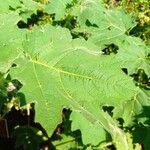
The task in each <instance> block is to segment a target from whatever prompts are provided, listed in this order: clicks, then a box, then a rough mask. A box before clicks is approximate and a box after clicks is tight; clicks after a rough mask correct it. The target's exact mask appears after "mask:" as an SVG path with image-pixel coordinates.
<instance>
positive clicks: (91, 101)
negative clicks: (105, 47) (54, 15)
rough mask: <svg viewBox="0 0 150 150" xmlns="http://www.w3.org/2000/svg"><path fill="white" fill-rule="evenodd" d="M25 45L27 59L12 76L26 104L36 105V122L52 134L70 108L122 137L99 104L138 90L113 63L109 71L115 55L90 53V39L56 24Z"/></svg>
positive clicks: (115, 102) (33, 35)
mask: <svg viewBox="0 0 150 150" xmlns="http://www.w3.org/2000/svg"><path fill="white" fill-rule="evenodd" d="M32 38H33V39H34V40H33V39H32ZM65 41H67V42H65ZM39 42H40V44H39V45H41V46H40V47H38V45H37V43H39ZM30 46H31V47H30ZM24 47H25V55H22V58H19V59H17V60H16V61H15V62H14V63H16V65H17V66H16V67H15V68H12V69H11V71H10V74H11V76H12V78H13V79H18V80H19V81H20V82H21V83H22V84H23V87H22V89H21V90H20V92H22V93H24V94H25V97H26V100H27V102H35V104H36V121H39V122H44V124H42V125H43V126H44V128H45V129H47V131H49V133H50V134H52V133H53V131H54V129H55V128H56V126H57V124H58V123H60V122H61V115H60V114H61V111H62V109H63V108H65V107H67V108H71V109H72V110H73V111H79V112H80V113H81V115H83V116H84V117H85V118H87V120H88V121H89V122H91V123H92V124H95V123H96V122H97V123H98V124H100V125H102V127H103V128H105V129H106V130H107V131H108V130H109V132H110V133H112V135H113V133H115V132H116V134H115V137H116V138H117V136H116V135H117V134H118V135H120V136H122V134H121V133H122V132H121V131H120V129H119V128H118V127H117V125H116V123H115V122H114V121H113V120H111V118H109V119H108V120H107V119H106V118H107V117H108V116H109V115H108V114H105V115H104V114H103V112H102V111H101V110H100V106H101V105H103V104H112V105H118V104H119V103H121V101H123V100H127V99H131V97H133V96H134V94H135V90H136V87H135V86H134V84H133V82H132V80H131V79H130V77H128V76H126V75H125V74H124V73H123V72H122V71H121V70H120V68H119V69H118V66H115V65H113V66H112V65H111V68H112V70H113V71H112V70H110V64H111V63H113V61H112V58H113V57H111V56H110V57H106V56H102V55H101V53H98V51H95V52H94V51H92V50H91V49H88V47H86V41H85V42H81V43H79V41H78V40H72V39H71V36H70V33H69V32H68V30H67V29H63V28H60V27H52V26H45V27H43V28H41V29H39V28H37V29H36V28H35V30H33V31H31V32H29V33H28V34H27V42H25V43H24ZM70 62H71V63H70ZM110 62H111V63H110ZM112 86H113V88H112ZM110 99H111V101H110ZM44 114H46V116H45V117H43V115H44ZM97 123H96V124H97ZM115 128H116V129H115Z"/></svg>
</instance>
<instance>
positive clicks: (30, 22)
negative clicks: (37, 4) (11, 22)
mask: <svg viewBox="0 0 150 150" xmlns="http://www.w3.org/2000/svg"><path fill="white" fill-rule="evenodd" d="M23 13H24V12H22V13H20V15H21V14H23ZM52 20H53V15H49V14H47V13H45V12H43V11H42V10H37V13H36V14H32V15H31V16H30V18H28V19H27V22H24V21H22V20H21V21H19V22H18V24H17V25H18V27H19V28H21V29H23V28H28V29H31V27H32V26H34V25H35V24H36V25H44V24H46V23H52Z"/></svg>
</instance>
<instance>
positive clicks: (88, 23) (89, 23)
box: [85, 20, 98, 28]
mask: <svg viewBox="0 0 150 150" xmlns="http://www.w3.org/2000/svg"><path fill="white" fill-rule="evenodd" d="M85 24H86V25H87V26H88V27H90V26H91V27H96V28H98V26H97V25H96V24H92V23H91V22H90V21H89V20H86V22H85Z"/></svg>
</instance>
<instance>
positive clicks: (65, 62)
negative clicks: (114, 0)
mask: <svg viewBox="0 0 150 150" xmlns="http://www.w3.org/2000/svg"><path fill="white" fill-rule="evenodd" d="M4 4H5V5H3V6H0V8H1V9H0V22H1V25H0V29H1V30H0V35H1V36H0V51H1V55H0V72H1V73H2V75H3V78H4V79H5V80H6V81H7V82H8V83H9V82H11V83H12V85H13V86H14V88H13V90H8V89H9V88H8V86H9V84H5V85H4V86H3V87H2V88H1V89H7V90H6V91H5V90H4V91H5V92H6V96H5V99H9V102H12V101H13V98H16V99H17V100H18V99H19V102H18V101H17V106H18V108H17V109H19V112H20V113H21V115H22V114H25V116H26V120H27V121H26V122H27V125H26V124H23V125H22V124H20V123H17V124H15V125H14V126H17V125H19V126H20V127H18V128H13V134H12V137H13V138H14V137H16V143H17V148H19V147H20V146H23V147H21V148H23V149H37V148H39V145H40V143H42V142H44V140H46V141H47V142H49V141H50V142H52V143H53V145H55V147H56V149H57V148H58V146H60V145H59V144H58V143H59V142H60V143H64V144H66V139H67V140H68V141H70V142H68V143H69V144H70V147H68V145H67V146H66V147H67V149H71V148H72V149H77V148H78V149H109V147H110V148H111V149H113V147H114V148H116V149H117V150H136V149H140V147H141V145H143V146H144V148H145V149H147V150H148V148H149V145H148V137H149V134H150V132H149V131H150V130H149V116H148V113H145V111H146V112H147V111H148V112H149V104H150V102H149V101H150V91H149V88H150V84H149V77H150V49H149V47H148V46H146V44H145V43H144V42H143V41H142V40H141V39H140V38H138V37H134V36H131V35H130V31H131V30H132V29H133V28H134V27H135V26H136V23H135V19H134V17H133V15H132V14H129V13H126V12H125V11H124V10H123V9H121V8H106V7H105V5H104V3H103V2H102V0H90V1H88V0H78V1H75V0H63V1H62V0H59V1H55V0H51V1H49V2H46V3H45V2H42V3H39V2H35V1H32V0H28V1H25V0H21V1H19V0H18V1H17V0H16V1H15V2H12V1H11V2H10V1H9V0H6V1H5V3H4ZM39 11H40V12H41V13H42V15H39V13H38V12H39ZM41 13H40V14H41ZM33 14H34V15H33ZM45 15H46V16H47V17H48V18H50V19H48V21H47V19H46V22H45V19H43V18H44V17H45ZM47 17H46V18H47ZM34 18H36V19H35V20H34ZM29 20H31V21H29ZM39 20H40V23H38V21H39ZM20 22H21V23H20ZM1 95H2V94H1ZM13 102H14V101H13ZM15 102H16V101H15ZM33 104H34V106H33ZM5 105H6V107H7V106H8V103H5ZM0 106H1V112H2V114H3V112H4V110H5V107H4V101H3V100H1V105H0ZM11 106H12V107H10V109H9V110H10V111H12V109H14V106H16V104H14V103H13V105H11ZM17 109H16V108H15V111H16V110H17ZM64 109H67V110H70V111H69V112H68V111H67V112H65V113H64ZM34 111H35V121H34V119H33V120H31V119H30V118H31V117H32V116H33V117H34V113H32V112H34ZM62 112H63V114H62ZM7 113H8V112H7ZM31 113H32V114H31ZM4 114H5V112H4ZM68 114H69V116H68ZM6 116H7V115H6ZM66 118H67V119H66ZM2 119H7V118H5V116H4V117H3V118H2ZM35 122H38V123H40V124H41V125H42V127H41V126H40V127H39V125H37V124H35ZM59 125H60V127H59ZM62 126H63V128H64V129H63V131H61V127H62ZM66 129H68V131H67V130H66ZM69 129H70V130H69ZM137 129H139V130H137ZM141 129H144V131H148V132H147V133H146V132H145V138H143V137H139V136H141V135H137V133H138V132H140V130H141ZM39 130H40V131H39ZM45 130H46V131H45ZM25 131H26V133H27V138H26V135H24V136H22V135H21V134H20V133H21V132H25ZM54 131H55V132H54ZM78 131H80V132H81V133H80V132H78ZM135 131H136V132H135ZM39 132H40V135H39V134H37V133H39ZM64 134H65V135H64ZM55 136H56V140H54V139H55ZM57 136H58V137H59V136H61V140H60V141H59V140H58V137H57ZM137 136H138V138H137ZM42 137H45V138H44V139H42ZM49 137H50V138H49ZM20 138H21V139H22V140H21V142H20V143H19V141H18V139H20ZM81 138H82V142H81ZM28 139H29V140H28ZM34 139H36V141H37V142H35V143H33V142H32V141H34ZM79 139H80V140H79ZM53 141H54V142H53ZM79 143H80V144H79ZM28 144H29V145H28ZM64 144H61V145H62V147H61V148H63V146H65V145H64ZM18 145H19V146H18ZM58 149H59V148H58Z"/></svg>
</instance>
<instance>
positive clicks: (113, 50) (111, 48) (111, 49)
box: [102, 43, 119, 55]
mask: <svg viewBox="0 0 150 150" xmlns="http://www.w3.org/2000/svg"><path fill="white" fill-rule="evenodd" d="M118 49H119V47H118V46H117V45H115V44H113V43H112V44H109V45H107V47H106V48H104V49H103V50H102V52H103V55H110V54H111V53H114V54H117V53H118Z"/></svg>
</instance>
